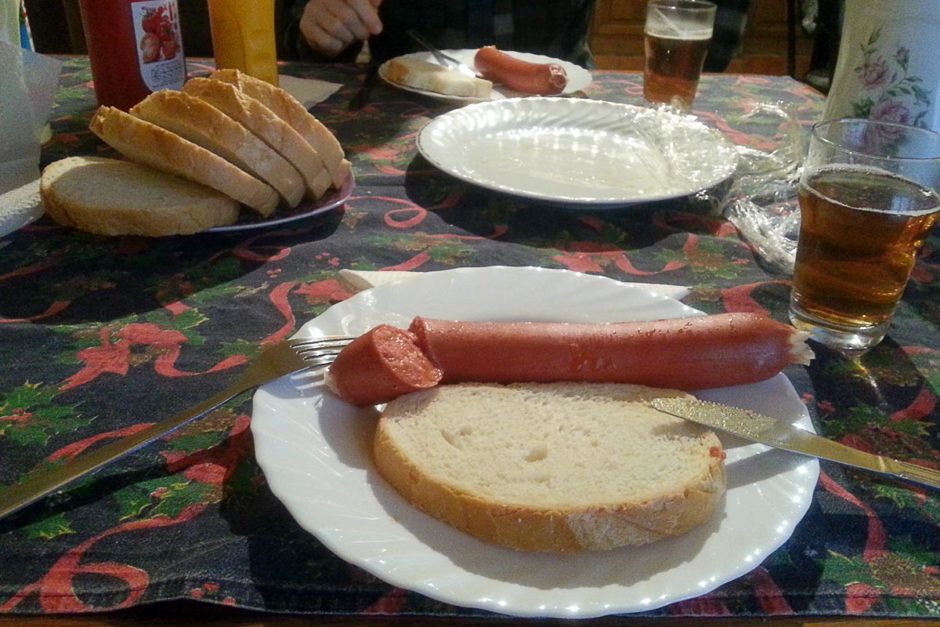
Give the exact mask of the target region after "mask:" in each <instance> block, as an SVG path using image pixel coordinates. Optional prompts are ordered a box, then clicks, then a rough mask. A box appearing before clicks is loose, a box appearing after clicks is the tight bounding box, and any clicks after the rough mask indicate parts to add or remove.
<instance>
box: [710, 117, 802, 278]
mask: <svg viewBox="0 0 940 627" xmlns="http://www.w3.org/2000/svg"><path fill="white" fill-rule="evenodd" d="M754 116H771V118H775V119H776V120H777V121H778V124H777V126H778V134H777V136H776V137H775V138H774V143H775V147H774V148H773V149H772V150H761V149H757V148H752V147H748V146H741V145H739V146H738V155H739V162H738V168H737V170H736V172H735V178H734V183H733V184H732V186H731V189H730V190H729V192H728V194H727V196H726V198H725V201H724V203H723V208H722V213H723V215H724V216H725V218H727V219H728V220H729V221H730V222H731V223H732V224H734V225H735V227H737V229H738V231H739V232H740V234H741V236H742V237H743V238H744V240H745V241H747V242H748V244H749V245H750V246H751V247H752V248H753V250H754V253H755V254H756V255H757V257H758V259H759V260H760V261H761V263H763V264H764V265H765V266H766V267H767V269H768V270H771V271H773V272H776V273H780V274H784V275H792V273H793V263H794V260H795V258H796V244H797V239H798V237H799V231H800V208H799V202H798V190H799V181H800V174H801V171H802V163H803V157H804V155H805V139H804V137H805V135H804V132H803V130H802V128H801V126H800V124H799V122H798V121H797V119H796V117H795V116H794V115H792V114H791V113H790V112H789V111H787V109H786V106H785V105H783V104H780V103H769V102H756V103H753V104H752V106H751V110H750V111H749V112H748V113H747V114H746V115H745V116H744V118H745V119H746V118H750V117H754Z"/></svg>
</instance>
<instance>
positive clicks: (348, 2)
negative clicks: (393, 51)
mask: <svg viewBox="0 0 940 627" xmlns="http://www.w3.org/2000/svg"><path fill="white" fill-rule="evenodd" d="M380 4H382V0H309V1H308V2H307V5H306V6H305V7H304V13H303V15H302V16H301V18H300V33H301V34H302V35H303V36H304V39H306V40H307V44H308V45H309V46H310V47H311V48H313V49H314V50H315V51H316V52H319V53H320V54H322V55H325V56H327V57H335V56H336V55H338V54H339V53H340V52H342V51H343V50H345V49H346V48H347V47H348V46H349V45H350V44H351V43H353V42H354V41H365V40H366V39H368V38H369V37H370V36H371V35H378V34H379V33H381V32H382V21H381V20H380V19H379V14H378V8H379V5H380Z"/></svg>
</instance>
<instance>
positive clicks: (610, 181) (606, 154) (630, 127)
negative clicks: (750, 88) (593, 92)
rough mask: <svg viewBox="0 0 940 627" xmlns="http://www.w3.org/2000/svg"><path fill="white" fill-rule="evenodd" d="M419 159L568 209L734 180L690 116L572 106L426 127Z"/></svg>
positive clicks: (734, 157)
mask: <svg viewBox="0 0 940 627" xmlns="http://www.w3.org/2000/svg"><path fill="white" fill-rule="evenodd" d="M417 142H418V151H419V152H420V153H421V154H422V155H423V156H424V157H425V158H426V159H427V160H428V161H430V162H431V163H432V164H433V165H435V166H436V167H438V168H440V169H441V170H443V171H444V172H447V173H448V174H451V175H453V176H455V177H457V178H458V179H461V180H463V181H466V182H468V183H472V184H474V185H478V186H480V187H484V188H487V189H490V190H493V191H497V192H502V193H506V194H512V195H515V196H521V197H523V198H528V199H533V200H539V201H542V202H548V203H553V204H562V205H566V206H572V207H589V208H597V207H608V208H616V207H623V206H626V205H631V204H635V203H639V202H651V201H658V200H665V199H670V198H681V197H684V196H689V195H692V194H695V193H697V192H700V191H702V190H705V189H709V188H711V187H713V186H715V185H718V184H719V183H721V182H723V181H725V180H726V179H728V178H729V177H731V176H732V175H733V174H734V171H735V168H736V167H737V162H738V153H737V151H736V150H735V148H734V145H733V144H732V143H731V142H730V141H728V140H727V139H726V138H725V137H724V136H723V135H722V134H721V133H720V132H718V131H717V130H715V129H712V128H709V127H708V126H706V125H705V124H703V123H702V122H700V121H699V120H697V119H696V118H694V117H692V116H688V115H680V114H676V113H672V112H669V111H666V110H664V109H651V108H646V107H636V106H632V105H625V104H616V103H612V102H604V101H599V100H584V99H579V98H517V99H511V100H498V101H493V102H484V103H478V104H474V105H469V106H467V107H463V108H461V109H456V110H453V111H449V112H447V113H445V114H443V115H441V116H438V117H437V118H435V119H433V120H432V121H431V122H429V123H428V124H427V125H425V126H424V127H423V128H422V129H421V131H420V132H419V133H418V139H417Z"/></svg>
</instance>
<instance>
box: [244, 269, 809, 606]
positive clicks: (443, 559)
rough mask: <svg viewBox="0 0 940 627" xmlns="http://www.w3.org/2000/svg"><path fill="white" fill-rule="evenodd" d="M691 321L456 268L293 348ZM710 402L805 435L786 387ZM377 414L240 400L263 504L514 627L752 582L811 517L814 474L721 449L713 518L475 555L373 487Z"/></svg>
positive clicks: (543, 273) (462, 537)
mask: <svg viewBox="0 0 940 627" xmlns="http://www.w3.org/2000/svg"><path fill="white" fill-rule="evenodd" d="M699 313H700V312H698V311H696V310H694V309H691V308H689V307H687V306H685V305H683V304H681V303H680V302H678V301H676V300H673V299H671V298H667V297H665V296H660V295H657V294H655V293H653V292H648V291H645V290H644V289H640V288H636V287H631V286H627V285H624V284H622V283H619V282H618V281H614V280H612V279H608V278H604V277H599V276H592V275H586V274H580V273H575V272H570V271H566V270H545V269H537V268H505V267H498V268H465V269H458V270H450V271H443V272H435V273H429V274H425V275H422V276H419V277H416V278H413V279H409V280H407V281H404V282H401V283H397V284H388V285H384V286H380V287H376V288H373V289H370V290H366V291H364V292H361V293H359V294H357V295H355V296H353V297H352V298H349V299H348V300H346V301H343V302H341V303H339V304H337V305H334V306H333V307H330V308H329V309H328V310H327V311H326V312H324V313H323V314H322V315H321V316H319V317H317V318H316V319H314V320H311V321H310V322H308V323H307V324H306V325H304V327H303V328H302V329H301V331H300V332H299V333H298V335H300V336H320V335H330V334H356V333H361V332H363V331H366V330H368V329H369V328H371V327H373V326H374V325H376V324H379V323H390V324H395V325H399V326H406V325H407V324H408V323H409V322H410V321H411V319H412V317H414V316H416V315H419V314H420V315H425V316H431V317H440V318H450V319H465V320H547V321H551V320H555V321H596V322H612V321H617V320H632V319H654V318H673V317H681V316H692V315H697V314H699ZM700 396H701V397H703V398H707V399H710V400H715V401H720V402H723V403H728V404H729V405H736V406H739V407H745V408H748V409H753V410H756V411H759V412H762V413H764V414H767V415H770V416H774V417H776V418H779V419H783V420H786V421H787V422H791V423H796V424H799V425H801V426H802V427H805V428H807V429H810V430H812V424H811V422H810V418H809V415H808V414H807V412H806V410H805V408H804V407H803V404H802V403H801V402H800V399H799V397H798V396H797V394H796V392H795V390H794V389H793V387H792V385H791V384H790V382H789V380H788V379H787V378H786V377H785V376H783V375H782V374H781V375H777V376H775V377H773V378H771V379H769V380H767V381H763V382H761V383H758V384H753V385H745V386H738V387H733V388H723V389H716V390H709V391H706V392H703V393H701V394H700ZM376 417H377V412H376V410H374V409H371V408H370V409H357V408H355V407H352V406H350V405H347V404H346V403H344V402H342V401H340V400H339V399H338V398H337V397H335V396H333V395H332V394H331V393H329V392H326V391H325V388H324V387H323V385H322V383H320V382H312V381H311V379H309V378H304V377H302V376H298V377H293V378H292V377H285V378H282V379H280V380H278V381H276V382H273V383H270V384H268V385H265V386H263V387H262V388H260V389H259V390H258V392H257V393H256V394H255V397H254V408H253V415H252V421H251V431H252V435H253V437H254V441H255V454H256V457H257V460H258V463H259V464H260V466H261V468H262V469H263V471H264V474H265V477H266V478H267V481H268V484H269V485H270V487H271V490H272V492H273V493H274V495H275V496H276V497H277V498H278V499H279V500H280V501H281V502H282V503H284V505H285V506H286V507H287V509H288V510H289V511H290V513H291V515H292V516H293V517H294V518H295V519H296V520H297V522H298V523H299V524H300V525H301V526H302V527H303V528H304V529H306V530H307V531H309V532H310V533H312V534H314V535H315V536H316V537H317V538H318V539H319V540H320V541H321V542H322V543H323V544H324V545H326V546H327V547H328V548H329V549H330V550H332V551H333V552H334V553H336V554H337V555H338V556H339V557H341V558H343V559H345V560H346V561H348V562H350V563H352V564H355V565H357V566H359V567H361V568H363V569H365V570H366V571H368V572H370V573H372V574H374V575H375V576H376V577H378V578H380V579H382V580H384V581H386V582H388V583H390V584H393V585H395V586H398V587H401V588H405V589H408V590H413V591H416V592H419V593H421V594H424V595H427V596H428V597H431V598H434V599H438V600H440V601H444V602H447V603H451V604H454V605H459V606H465V607H473V608H481V609H485V610H490V611H493V612H498V613H503V614H512V615H519V616H541V617H562V618H586V617H592V616H601V615H607V614H615V613H627V612H638V611H644V610H652V609H655V608H657V607H661V606H663V605H667V604H669V603H673V602H675V601H679V600H682V599H687V598H691V597H695V596H698V595H701V594H704V593H706V592H708V591H710V590H712V589H714V588H716V587H718V586H720V585H721V584H723V583H725V582H728V581H731V580H733V579H735V578H737V577H740V576H741V575H743V574H745V573H747V572H748V571H750V570H751V569H753V568H755V567H757V566H758V565H759V564H760V563H761V561H762V560H764V558H766V557H767V556H768V555H769V554H770V553H771V552H772V551H774V550H775V549H777V548H778V547H779V546H780V545H781V544H783V542H784V541H785V540H786V539H787V538H789V537H790V534H791V533H792V532H793V529H794V527H795V526H796V525H797V523H798V522H799V521H800V520H801V519H802V518H803V516H804V514H805V513H806V510H807V508H808V507H809V505H810V502H811V500H812V495H813V489H814V486H815V485H816V480H817V477H818V474H819V464H818V462H817V461H816V460H815V459H809V458H806V457H801V456H798V455H792V454H788V453H784V452H782V451H778V450H773V449H769V448H767V447H765V446H763V445H759V444H752V443H745V442H743V441H741V440H738V439H737V438H733V437H730V436H724V435H722V436H721V440H722V442H723V444H724V446H725V448H726V449H727V461H726V463H727V465H726V473H727V478H728V490H727V493H726V495H725V496H724V497H723V498H722V500H721V502H720V503H719V506H718V508H717V511H716V512H715V516H714V518H713V519H712V520H711V522H709V523H707V524H705V525H704V526H701V527H698V528H696V529H694V530H692V531H691V532H689V533H687V534H685V535H683V536H680V537H675V538H669V539H666V540H661V541H659V542H655V543H653V544H650V545H647V546H643V547H626V548H622V549H616V550H613V551H604V552H587V553H581V554H576V555H548V554H534V553H523V552H517V551H513V550H511V549H506V548H502V547H497V546H493V545H489V544H486V543H484V542H482V541H480V540H477V539H475V538H473V537H470V536H468V535H466V534H464V533H462V532H460V531H457V530H456V529H454V528H452V527H450V526H448V525H446V524H444V523H442V522H440V521H438V520H436V519H434V518H431V517H429V516H427V515H425V514H424V513H422V512H420V511H419V510H417V509H416V508H414V507H412V506H411V505H410V504H408V502H406V501H405V500H404V499H402V498H401V497H400V496H399V495H398V493H397V492H395V490H394V489H393V488H392V487H391V486H389V485H388V484H386V482H385V481H384V480H383V479H382V478H381V477H380V476H379V474H378V473H377V472H376V470H375V467H374V466H373V463H372V457H371V454H370V451H371V437H372V433H373V429H374V426H375V422H376Z"/></svg>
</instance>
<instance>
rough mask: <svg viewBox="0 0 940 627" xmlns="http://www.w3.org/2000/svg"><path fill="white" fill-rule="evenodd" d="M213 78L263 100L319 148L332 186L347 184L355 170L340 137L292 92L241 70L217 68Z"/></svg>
mask: <svg viewBox="0 0 940 627" xmlns="http://www.w3.org/2000/svg"><path fill="white" fill-rule="evenodd" d="M209 78H213V79H216V80H220V81H225V82H226V83H231V84H232V85H235V86H236V87H237V88H238V89H239V90H241V91H242V92H243V93H245V94H246V95H248V96H250V97H251V98H254V99H256V100H260V101H261V102H262V103H263V104H264V106H266V107H267V108H269V109H271V111H273V112H274V113H275V115H277V116H278V117H279V118H281V119H282V120H284V121H285V122H287V123H288V124H289V125H290V126H291V127H292V128H293V129H294V130H296V131H297V132H298V133H300V135H301V136H302V137H303V138H304V139H305V140H306V141H307V143H308V144H310V145H311V146H312V147H313V148H314V150H316V151H317V154H318V155H319V156H320V158H321V160H322V162H323V164H324V166H325V167H326V170H327V172H328V173H329V176H330V182H331V184H332V186H333V187H336V188H337V189H338V188H340V187H341V186H342V185H343V182H344V181H345V180H346V178H347V177H348V176H349V172H350V170H351V166H350V164H349V161H347V160H346V155H345V153H344V152H343V147H342V146H341V145H340V143H339V140H337V139H336V136H335V135H333V133H332V132H330V130H329V129H328V128H327V127H326V126H325V125H324V124H323V123H322V122H320V120H318V119H317V118H316V116H314V115H313V114H312V113H310V111H308V110H307V108H306V107H304V105H303V104H301V103H300V101H298V100H297V99H296V98H294V97H293V96H292V95H291V94H290V92H288V91H286V90H284V89H282V88H280V87H277V86H275V85H272V84H271V83H268V82H266V81H263V80H261V79H259V78H255V77H254V76H249V75H248V74H245V73H244V72H240V71H238V70H231V69H224V70H216V71H215V72H213V73H212V74H211V75H210V77H209Z"/></svg>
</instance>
